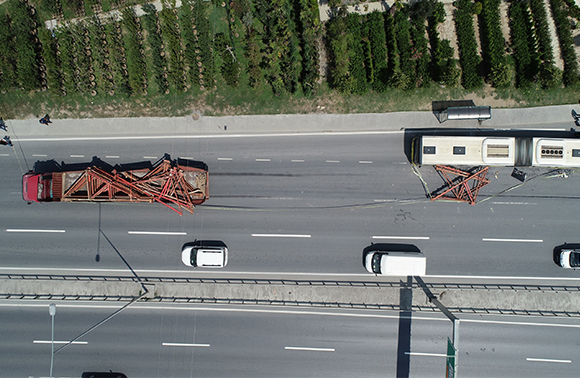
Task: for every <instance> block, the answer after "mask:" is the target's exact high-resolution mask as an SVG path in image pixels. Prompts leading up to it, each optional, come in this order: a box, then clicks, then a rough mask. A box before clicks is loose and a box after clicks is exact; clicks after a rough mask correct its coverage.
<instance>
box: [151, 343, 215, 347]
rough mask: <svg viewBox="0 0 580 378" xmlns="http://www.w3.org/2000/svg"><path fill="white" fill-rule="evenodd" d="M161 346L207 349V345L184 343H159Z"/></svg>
mask: <svg viewBox="0 0 580 378" xmlns="http://www.w3.org/2000/svg"><path fill="white" fill-rule="evenodd" d="M161 345H163V346H177V347H208V346H209V344H186V343H161Z"/></svg>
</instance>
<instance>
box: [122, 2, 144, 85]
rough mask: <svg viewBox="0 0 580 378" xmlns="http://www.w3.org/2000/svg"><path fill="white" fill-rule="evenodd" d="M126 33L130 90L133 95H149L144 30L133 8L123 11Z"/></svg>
mask: <svg viewBox="0 0 580 378" xmlns="http://www.w3.org/2000/svg"><path fill="white" fill-rule="evenodd" d="M121 14H122V18H123V20H122V21H121V23H122V24H123V26H124V28H125V30H126V31H127V33H125V36H124V37H125V38H124V39H125V47H126V54H127V71H128V74H129V88H130V89H131V92H132V93H142V94H147V65H146V63H145V56H144V53H145V50H144V49H143V30H142V28H141V21H140V19H139V17H137V14H136V13H135V9H134V8H133V7H126V8H124V9H123V10H121Z"/></svg>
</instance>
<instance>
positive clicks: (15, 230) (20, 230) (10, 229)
mask: <svg viewBox="0 0 580 378" xmlns="http://www.w3.org/2000/svg"><path fill="white" fill-rule="evenodd" d="M6 232H65V230H26V229H19V228H7V229H6Z"/></svg>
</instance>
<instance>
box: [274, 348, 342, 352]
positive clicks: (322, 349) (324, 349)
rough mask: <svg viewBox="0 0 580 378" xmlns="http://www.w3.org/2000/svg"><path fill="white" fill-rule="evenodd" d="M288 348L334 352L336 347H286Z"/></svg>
mask: <svg viewBox="0 0 580 378" xmlns="http://www.w3.org/2000/svg"><path fill="white" fill-rule="evenodd" d="M284 349H286V350H303V351H309V352H334V351H335V349H334V348H309V347H284Z"/></svg>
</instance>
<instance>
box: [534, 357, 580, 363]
mask: <svg viewBox="0 0 580 378" xmlns="http://www.w3.org/2000/svg"><path fill="white" fill-rule="evenodd" d="M526 361H534V362H559V363H561V364H571V363H572V360H550V359H548V358H529V357H528V358H526Z"/></svg>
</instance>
